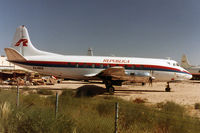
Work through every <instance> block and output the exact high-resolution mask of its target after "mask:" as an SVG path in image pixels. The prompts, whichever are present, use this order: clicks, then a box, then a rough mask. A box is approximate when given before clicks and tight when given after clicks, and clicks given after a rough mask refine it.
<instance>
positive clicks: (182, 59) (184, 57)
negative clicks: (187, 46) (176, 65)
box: [181, 54, 191, 68]
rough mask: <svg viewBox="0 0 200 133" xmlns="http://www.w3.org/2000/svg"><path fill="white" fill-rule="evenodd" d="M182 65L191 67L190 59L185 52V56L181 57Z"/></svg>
mask: <svg viewBox="0 0 200 133" xmlns="http://www.w3.org/2000/svg"><path fill="white" fill-rule="evenodd" d="M181 66H182V67H183V68H190V67H191V65H190V64H189V62H188V59H187V57H186V55H185V54H183V56H182V58H181Z"/></svg>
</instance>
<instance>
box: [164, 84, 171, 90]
mask: <svg viewBox="0 0 200 133" xmlns="http://www.w3.org/2000/svg"><path fill="white" fill-rule="evenodd" d="M170 91H171V88H170V86H169V82H167V86H166V88H165V92H170Z"/></svg>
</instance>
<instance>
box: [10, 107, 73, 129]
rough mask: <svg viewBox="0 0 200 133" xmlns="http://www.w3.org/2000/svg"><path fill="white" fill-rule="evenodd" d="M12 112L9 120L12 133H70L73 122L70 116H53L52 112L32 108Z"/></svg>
mask: <svg viewBox="0 0 200 133" xmlns="http://www.w3.org/2000/svg"><path fill="white" fill-rule="evenodd" d="M20 114H22V115H21V117H20V118H19V111H16V112H13V115H12V118H11V120H10V125H11V126H12V127H11V128H12V129H13V131H12V132H16V133H17V132H20V133H60V132H65V133H72V132H73V131H74V129H75V126H76V125H75V122H74V121H73V119H71V117H70V116H65V115H62V114H58V116H57V117H56V118H55V114H54V112H53V111H52V110H49V109H44V108H43V109H41V108H37V107H32V108H31V109H29V110H28V111H27V110H21V112H20Z"/></svg>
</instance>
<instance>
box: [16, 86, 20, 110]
mask: <svg viewBox="0 0 200 133" xmlns="http://www.w3.org/2000/svg"><path fill="white" fill-rule="evenodd" d="M16 100H17V101H16V105H17V107H18V106H19V84H18V82H17V99H16Z"/></svg>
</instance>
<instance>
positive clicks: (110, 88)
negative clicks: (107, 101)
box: [104, 80, 115, 95]
mask: <svg viewBox="0 0 200 133" xmlns="http://www.w3.org/2000/svg"><path fill="white" fill-rule="evenodd" d="M104 82H105V86H106V90H107V92H109V94H110V95H113V94H114V92H115V88H114V87H113V84H112V81H110V80H106V81H104Z"/></svg>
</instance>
